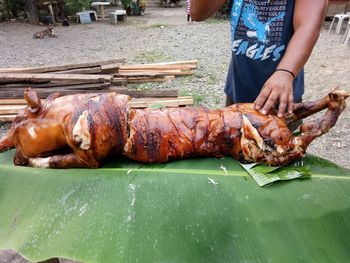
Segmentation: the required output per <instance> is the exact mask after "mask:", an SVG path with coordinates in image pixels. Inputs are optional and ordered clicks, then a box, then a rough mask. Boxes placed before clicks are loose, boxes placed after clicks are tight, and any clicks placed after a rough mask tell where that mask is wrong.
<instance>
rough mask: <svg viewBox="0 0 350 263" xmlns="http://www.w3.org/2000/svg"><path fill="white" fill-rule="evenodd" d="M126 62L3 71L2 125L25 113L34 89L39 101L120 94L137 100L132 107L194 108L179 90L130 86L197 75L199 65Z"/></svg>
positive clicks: (0, 88) (0, 77) (0, 74)
mask: <svg viewBox="0 0 350 263" xmlns="http://www.w3.org/2000/svg"><path fill="white" fill-rule="evenodd" d="M124 62H125V59H112V60H107V61H98V62H89V63H79V64H69V65H62V66H50V67H36V68H0V121H12V120H13V118H14V116H15V114H17V113H18V112H19V110H21V109H23V107H24V105H25V101H24V100H23V99H22V98H23V92H24V89H25V88H27V87H31V88H34V89H35V90H36V92H37V94H38V96H39V97H40V98H46V97H47V96H48V95H50V94H52V93H56V92H58V93H60V95H62V96H63V95H68V94H75V93H93V92H117V93H121V94H127V95H130V96H132V97H134V98H135V99H133V101H132V103H133V104H132V107H134V108H143V107H148V106H150V105H152V104H161V105H164V106H166V107H174V106H186V105H192V104H193V100H192V98H190V97H178V96H177V95H178V94H177V90H169V89H166V90H161V89H157V90H135V89H130V88H128V87H127V84H128V83H141V82H163V81H169V80H172V79H174V78H175V76H182V75H190V74H194V69H196V68H197V61H196V60H191V61H179V62H169V63H153V64H139V65H125V64H124Z"/></svg>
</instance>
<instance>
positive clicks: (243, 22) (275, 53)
mask: <svg viewBox="0 0 350 263" xmlns="http://www.w3.org/2000/svg"><path fill="white" fill-rule="evenodd" d="M286 5H287V0H280V1H274V4H273V5H271V4H269V3H267V1H261V0H236V1H234V3H233V6H232V9H231V31H232V37H231V41H232V43H231V48H232V51H233V52H234V53H235V55H236V56H239V55H245V56H246V57H248V58H251V59H253V60H261V61H263V60H266V59H271V60H272V61H276V60H278V59H280V57H281V53H282V52H283V50H284V49H285V45H283V44H281V43H282V42H283V41H282V29H283V25H284V20H283V18H285V14H286V12H285V10H286Z"/></svg>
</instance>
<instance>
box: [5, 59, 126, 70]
mask: <svg viewBox="0 0 350 263" xmlns="http://www.w3.org/2000/svg"><path fill="white" fill-rule="evenodd" d="M124 62H125V58H122V59H110V60H102V61H95V62H85V63H78V64H67V65H60V66H49V67H32V68H0V72H13V73H14V72H22V73H24V72H26V73H47V72H53V71H61V70H70V69H78V68H89V67H97V66H102V65H110V64H118V63H124Z"/></svg>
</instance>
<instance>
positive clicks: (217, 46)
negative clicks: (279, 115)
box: [0, 8, 350, 168]
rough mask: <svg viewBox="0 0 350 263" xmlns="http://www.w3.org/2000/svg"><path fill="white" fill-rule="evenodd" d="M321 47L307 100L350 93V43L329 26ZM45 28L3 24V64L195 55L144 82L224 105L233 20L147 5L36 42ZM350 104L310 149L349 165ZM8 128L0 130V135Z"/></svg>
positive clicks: (309, 72) (311, 65) (312, 64)
mask: <svg viewBox="0 0 350 263" xmlns="http://www.w3.org/2000/svg"><path fill="white" fill-rule="evenodd" d="M324 28H325V29H324V30H323V31H322V33H321V36H320V39H319V41H318V43H317V45H316V48H315V50H314V52H313V54H312V56H311V58H310V60H309V62H308V63H307V65H306V67H305V72H306V92H305V96H304V100H309V99H310V100H311V99H312V100H313V99H318V98H320V97H322V96H324V95H326V94H327V92H328V91H330V90H331V89H333V88H334V87H335V86H337V85H340V86H341V87H342V88H343V89H346V90H348V91H350V47H349V46H344V45H342V43H341V41H342V36H339V35H335V34H328V33H327V31H326V28H328V24H325V26H324ZM41 29H42V27H39V26H33V25H29V24H25V23H17V22H15V23H2V24H0V50H1V60H0V67H30V66H45V65H58V64H66V63H76V62H82V61H86V62H87V61H95V60H103V59H111V58H121V57H125V58H126V59H127V62H128V63H140V62H144V63H149V62H161V61H176V60H189V59H198V60H199V68H198V70H197V71H196V74H195V75H193V76H189V77H182V78H177V79H176V80H175V81H172V82H169V83H164V84H141V85H139V87H140V88H143V89H147V88H157V87H161V88H177V89H178V90H179V91H180V93H181V94H183V95H188V94H191V95H192V96H193V97H194V99H195V102H196V104H197V105H202V106H207V107H221V106H223V104H224V97H225V96H224V93H223V86H224V83H225V78H226V71H227V67H228V63H229V43H230V40H229V23H228V22H227V21H218V20H209V21H206V22H202V23H194V24H191V25H188V24H187V22H186V17H185V9H184V8H171V9H148V10H147V12H146V15H145V16H143V17H130V18H128V21H127V22H126V23H118V24H117V25H115V26H114V25H109V24H108V23H107V22H94V23H92V24H89V25H71V26H70V27H68V28H64V27H61V26H57V27H56V28H55V31H56V33H58V34H59V35H60V37H59V38H53V39H44V40H34V39H32V35H33V33H34V32H37V31H39V30H41ZM349 123H350V109H349V108H348V109H346V110H345V112H344V113H343V114H342V116H341V117H340V119H339V120H338V123H337V125H336V127H335V128H333V129H332V130H331V131H330V132H329V133H328V134H326V135H324V136H322V137H321V138H319V139H317V140H316V141H314V142H313V143H312V145H311V146H310V147H309V148H308V152H309V153H313V154H317V155H319V156H321V157H324V158H327V159H330V160H332V161H334V162H336V163H338V164H340V165H342V166H345V167H348V168H350V162H349V153H348V152H349V149H350V136H349V135H350V132H349ZM6 129H7V126H6V125H2V126H1V128H0V135H1V134H2V133H3V132H4V131H5V130H6Z"/></svg>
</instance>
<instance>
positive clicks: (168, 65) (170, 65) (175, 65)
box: [119, 60, 198, 69]
mask: <svg viewBox="0 0 350 263" xmlns="http://www.w3.org/2000/svg"><path fill="white" fill-rule="evenodd" d="M197 64H198V61H197V60H189V61H174V62H163V63H151V64H133V65H120V66H119V69H148V68H152V69H153V68H158V69H160V68H161V69H181V67H182V66H183V67H184V68H185V69H195V68H197Z"/></svg>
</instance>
